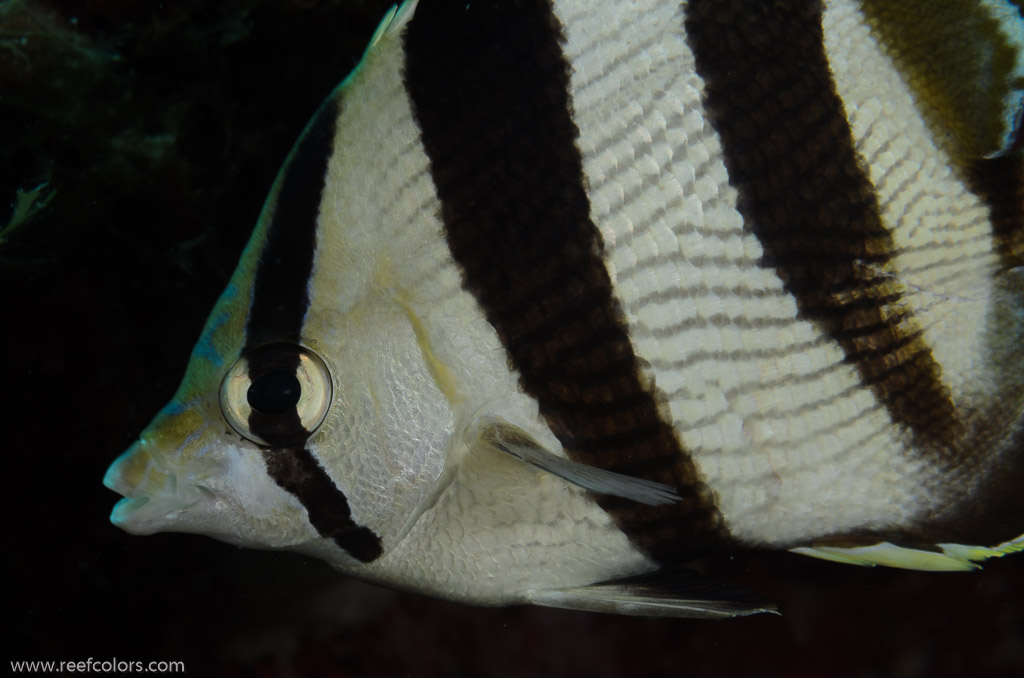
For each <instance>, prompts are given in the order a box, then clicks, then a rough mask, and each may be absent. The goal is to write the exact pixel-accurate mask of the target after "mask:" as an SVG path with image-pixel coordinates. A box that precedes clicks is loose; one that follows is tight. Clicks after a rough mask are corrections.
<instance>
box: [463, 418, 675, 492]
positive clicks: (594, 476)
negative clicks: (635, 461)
mask: <svg viewBox="0 0 1024 678" xmlns="http://www.w3.org/2000/svg"><path fill="white" fill-rule="evenodd" d="M477 430H478V435H479V437H480V441H481V442H483V443H484V444H486V445H489V446H490V447H492V448H494V449H496V450H500V451H502V452H504V453H505V454H509V455H511V456H513V457H515V458H516V459H519V460H520V461H523V462H526V463H527V464H530V465H531V466H535V467H537V468H539V469H541V470H542V471H546V472H548V473H551V474H552V475H556V476H558V477H559V478H562V479H563V480H565V481H566V482H569V483H572V484H573V485H576V486H577V487H581V488H583V489H584V490H588V491H590V492H596V493H597V494H609V495H614V496H616V497H622V498H624V499H632V500H633V501H636V502H640V503H641V504H647V505H648V506H661V505H663V504H672V503H675V502H677V501H679V494H678V493H677V492H676V490H675V488H673V487H669V486H668V485H663V484H662V483H656V482H654V481H651V480H644V479H641V478H633V477H631V476H626V475H622V474H621V473H615V472H613V471H605V470H604V469H599V468H594V467H593V466H587V465H586V464H581V463H579V462H575V461H572V460H571V459H566V458H564V457H559V456H558V455H556V454H554V453H552V452H549V451H548V450H546V449H544V447H542V446H541V445H540V443H538V442H537V441H536V440H534V439H533V438H531V437H530V435H529V434H527V433H526V432H525V431H523V430H522V429H521V428H519V427H517V426H513V425H512V424H509V423H506V422H504V421H500V420H498V419H495V418H490V417H488V418H485V419H484V420H482V421H481V422H480V423H479V424H478V429H477Z"/></svg>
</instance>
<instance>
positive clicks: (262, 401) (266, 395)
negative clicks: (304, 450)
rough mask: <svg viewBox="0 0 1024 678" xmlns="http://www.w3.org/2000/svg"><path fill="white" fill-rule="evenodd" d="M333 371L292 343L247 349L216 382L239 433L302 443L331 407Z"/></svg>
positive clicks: (275, 442)
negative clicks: (331, 373)
mask: <svg viewBox="0 0 1024 678" xmlns="http://www.w3.org/2000/svg"><path fill="white" fill-rule="evenodd" d="M331 394H332V388H331V375H330V372H329V371H328V370H327V365H325V364H324V361H323V360H322V359H321V358H320V356H318V355H317V354H315V353H313V352H312V351H310V350H309V349H308V348H306V347H304V346H298V345H296V344H268V345H266V346H260V347H258V348H256V349H252V350H246V351H245V352H244V353H243V354H242V357H240V358H239V359H238V360H237V361H236V362H235V364H234V365H232V366H231V369H230V370H228V373H227V375H225V377H224V381H223V382H222V383H221V387H220V407H221V411H223V413H224V418H225V419H226V420H227V422H228V423H229V424H230V425H231V428H233V429H234V430H235V431H236V432H237V433H238V434H239V435H241V436H242V437H244V438H248V439H249V440H251V441H253V442H254V443H257V444H259V445H265V446H270V447H289V446H293V445H301V444H302V443H303V442H305V440H306V438H308V437H309V436H311V435H312V434H313V432H315V431H316V430H317V429H318V428H319V427H320V424H322V423H323V421H324V418H325V417H326V416H327V410H328V409H330V406H331Z"/></svg>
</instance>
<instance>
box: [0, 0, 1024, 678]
mask: <svg viewBox="0 0 1024 678" xmlns="http://www.w3.org/2000/svg"><path fill="white" fill-rule="evenodd" d="M388 6H389V2H386V1H385V2H377V1H372V2H371V1H366V2H351V1H349V2H345V1H344V0H323V1H320V2H318V1H317V0H304V1H303V0H263V1H255V0H236V1H233V2H210V1H209V0H176V1H173V2H165V3H157V2H155V1H152V0H113V1H105V0H92V1H88V2H77V3H72V2H68V3H58V2H43V1H42V0H29V1H25V0H8V1H6V2H0V227H2V225H3V224H5V223H7V219H8V214H9V209H8V205H9V204H10V203H13V201H14V199H15V192H16V190H17V189H23V190H27V189H31V188H33V187H35V186H36V185H38V184H40V183H42V182H47V183H48V184H49V189H50V190H55V191H56V194H55V195H54V197H53V198H52V200H51V201H50V203H49V204H48V205H47V206H46V207H44V208H43V209H42V210H41V211H39V212H38V213H37V214H35V215H34V216H33V218H32V219H30V220H29V221H27V222H26V223H25V224H24V225H23V226H22V227H20V228H19V229H18V230H16V231H14V232H13V233H10V234H8V235H6V236H5V238H4V240H3V241H2V242H0V309H2V316H0V317H2V318H3V320H2V324H0V342H2V343H0V356H2V363H0V375H2V382H0V385H2V391H0V392H2V396H0V413H2V414H0V424H2V436H0V451H2V453H3V459H4V461H5V464H4V466H3V470H4V476H3V479H4V481H5V482H4V487H5V491H4V496H5V499H6V506H5V515H6V516H7V521H6V522H7V524H8V525H9V527H8V531H9V532H10V533H12V535H13V536H12V537H9V538H5V539H4V554H5V556H4V561H5V563H6V564H8V565H9V566H10V567H9V573H8V575H7V576H6V577H5V579H4V583H5V588H6V591H5V596H6V600H8V601H10V602H9V603H8V604H6V605H5V606H4V610H5V611H6V613H7V624H8V628H9V632H8V639H9V642H8V643H7V647H8V652H9V653H10V656H9V657H4V663H5V667H4V668H6V664H7V661H8V660H10V659H24V660H32V659H55V660H60V659H67V660H84V659H86V658H88V657H92V658H94V659H98V660H106V659H112V658H114V657H116V658H118V659H126V660H143V661H149V660H159V659H167V660H183V661H185V662H186V666H187V668H188V673H189V674H190V675H229V676H274V675H285V676H305V675H314V676H333V675H342V676H368V675H381V674H385V675H388V674H397V675H427V676H434V675H443V676H458V675H469V676H472V675H499V676H529V675H537V674H543V675H570V676H571V675H590V676H617V675H622V674H623V673H625V672H627V671H629V672H641V671H642V672H646V673H648V674H652V675H680V676H683V675H685V676H715V677H720V676H730V675H752V674H755V673H756V674H758V675H792V676H818V675H824V674H828V675H830V676H838V677H842V676H905V677H908V678H909V677H913V676H960V675H968V674H969V675H975V676H1004V675H1005V676H1011V675H1017V676H1019V675H1024V618H1022V617H1024V615H1022V603H1024V595H1022V592H1024V556H1017V557H1016V558H1007V559H1004V560H1001V561H996V562H992V563H990V564H988V565H987V566H986V568H985V571H984V572H981V573H977V574H925V573H914V572H901V571H895V570H883V569H878V570H868V569H860V568H854V567H848V566H841V565H833V564H828V563H822V562H817V561H813V560H811V559H808V558H802V557H799V556H795V555H789V554H755V555H751V556H749V557H742V558H739V557H738V558H737V559H735V560H721V561H718V562H709V563H705V565H706V566H708V567H710V568H713V569H715V570H717V571H719V572H720V573H722V574H723V575H724V576H726V577H731V578H734V579H736V580H738V581H741V582H742V583H743V584H744V585H745V586H747V587H749V588H752V589H754V590H757V591H759V592H761V593H762V594H764V595H766V596H768V597H769V598H771V599H773V600H776V601H778V602H779V604H780V608H781V610H782V612H783V616H781V617H770V616H765V617H759V618H749V619H739V620H731V621H727V622H705V621H689V620H648V619H634V618H619V617H614V616H606V615H594V614H585V613H576V612H567V611H560V610H548V609H543V608H528V607H523V608H510V609H477V608H469V607H464V606H460V605H454V604H450V603H445V602H440V601H435V600H432V599H428V598H423V597H420V596H415V595H410V594H393V593H390V592H385V591H382V590H380V589H376V588H373V587H368V586H365V585H362V584H358V583H357V582H353V581H352V580H350V579H347V578H344V577H342V576H340V575H337V574H335V573H334V572H333V571H332V570H330V569H329V568H328V567H326V566H325V565H323V564H321V563H318V562H313V561H308V560H305V559H302V558H300V557H297V556H293V555H290V554H271V553H259V552H254V551H242V550H239V549H236V548H234V547H230V546H227V545H224V544H220V543H217V542H214V541H212V540H209V539H204V538H201V537H197V536H189V535H156V536H153V537H148V538H139V537H131V536H129V535H127V534H125V533H123V532H121V531H120V530H118V529H116V528H114V527H113V526H111V525H110V524H109V522H108V521H107V516H108V514H109V511H110V509H111V507H112V506H113V504H114V502H115V501H116V500H117V496H116V495H115V494H114V493H112V492H110V491H108V490H106V489H105V488H104V487H103V486H102V485H101V479H102V477H103V473H104V471H105V469H106V467H107V465H108V464H109V463H110V462H111V461H112V460H113V459H114V458H115V457H116V456H117V455H118V454H119V453H120V452H121V451H122V450H124V449H125V448H127V447H128V445H130V444H131V442H132V441H133V440H134V439H135V437H136V436H137V435H138V433H139V432H140V431H141V430H142V428H143V427H144V426H145V425H146V424H147V423H148V421H149V419H150V418H151V417H152V416H153V415H154V414H155V413H156V412H157V410H158V409H159V408H160V407H161V406H163V404H164V403H165V402H166V401H167V400H168V399H169V398H170V397H171V395H172V394H173V392H174V390H175V388H176V386H177V384H178V380H179V379H180V378H181V375H182V373H183V371H184V368H185V364H186V361H187V359H188V355H189V352H190V350H191V347H192V344H193V342H194V341H195V339H196V338H197V337H198V334H199V331H200V329H201V327H202V325H203V322H204V320H205V318H206V314H207V313H208V312H209V310H210V308H211V307H212V305H213V303H214V300H215V299H216V297H217V295H218V294H219V293H220V291H221V289H222V288H223V286H224V285H225V283H226V282H227V279H228V277H229V275H230V274H231V272H232V270H233V269H234V266H235V262H236V260H237V258H238V256H239V253H240V252H241V248H242V246H243V245H244V243H245V241H246V239H247V238H248V235H249V232H250V230H251V229H252V227H253V225H254V224H255V222H256V217H257V214H258V212H259V209H260V207H261V205H262V202H263V199H264V197H265V194H266V191H267V189H268V188H269V186H270V183H271V181H272V180H273V177H274V174H275V173H276V171H277V169H278V167H279V165H280V163H281V161H282V160H283V158H284V156H285V154H286V153H287V152H288V149H289V148H290V146H291V144H292V143H293V141H294V140H295V138H296V136H297V135H298V133H299V131H300V130H301V129H302V127H303V126H304V124H305V122H306V120H307V118H308V116H309V115H311V114H312V112H313V111H314V110H315V109H316V107H317V105H318V104H319V103H320V101H321V100H322V99H323V97H324V96H325V95H326V94H327V93H328V92H329V91H330V90H331V89H332V88H333V87H334V85H335V84H337V82H339V81H340V80H341V79H342V78H343V77H344V76H345V75H346V74H347V72H348V71H349V70H350V69H351V68H352V67H353V66H354V65H355V64H356V62H357V60H358V58H359V55H360V54H361V52H362V50H363V47H364V45H365V43H366V41H367V40H368V38H369V36H370V35H371V34H372V32H373V29H374V27H375V26H376V24H377V22H378V20H379V19H380V17H381V16H382V15H383V14H384V12H385V10H386V9H387V7H388ZM1022 491H1024V488H1022ZM12 636H13V637H12ZM11 641H13V642H11Z"/></svg>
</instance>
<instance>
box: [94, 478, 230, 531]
mask: <svg viewBox="0 0 1024 678" xmlns="http://www.w3.org/2000/svg"><path fill="white" fill-rule="evenodd" d="M188 494H189V495H192V496H191V497H187V498H186V497H183V496H182V495H181V494H179V493H174V494H169V495H166V496H155V497H150V496H147V495H138V496H133V497H128V496H126V497H124V498H123V499H121V500H120V501H118V502H117V503H116V504H114V508H113V509H112V510H111V512H110V522H111V523H113V524H114V525H116V526H117V527H119V528H121V529H122V530H124V531H126V532H128V533H130V534H136V535H149V534H154V533H156V532H165V531H168V530H170V531H175V530H174V527H173V526H174V525H175V524H176V523H177V522H178V521H179V520H180V519H181V518H182V517H183V516H184V515H186V514H187V513H189V512H190V511H192V510H193V509H195V508H196V507H198V506H200V505H212V504H213V503H216V502H217V495H216V493H214V492H213V491H212V490H210V489H209V488H207V487H205V486H203V485H199V484H194V485H192V486H191V488H189V493H188ZM192 497H194V498H192ZM182 499H185V501H182ZM188 499H191V501H188Z"/></svg>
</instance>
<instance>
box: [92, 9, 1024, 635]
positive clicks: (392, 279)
mask: <svg viewBox="0 0 1024 678" xmlns="http://www.w3.org/2000/svg"><path fill="white" fill-rule="evenodd" d="M965 4H969V3H965ZM731 5H732V3H729V2H724V1H721V0H719V1H718V2H710V3H707V2H690V3H684V4H683V5H682V6H680V5H679V4H678V3H676V2H657V1H654V0H647V1H643V2H633V3H623V2H610V1H608V2H583V1H582V0H556V1H555V2H553V3H548V2H544V1H538V2H521V3H504V4H502V3H484V2H481V3H478V2H473V3H469V4H467V3H464V2H463V3H443V2H438V1H436V0H422V2H421V3H420V5H419V7H417V6H416V3H414V2H409V3H406V4H404V5H403V6H402V7H401V8H399V9H398V10H397V11H393V12H392V13H391V14H390V15H389V16H388V17H387V18H386V19H385V21H384V22H383V24H382V26H381V28H380V29H378V32H377V34H376V35H375V36H374V38H373V40H372V41H371V46H370V48H369V49H368V50H367V54H366V56H365V57H364V60H363V62H362V63H361V64H360V66H359V68H358V69H357V70H356V71H355V72H354V73H353V74H352V75H351V76H350V77H349V78H348V79H347V80H346V81H345V82H344V83H342V85H341V86H340V87H339V88H338V89H337V90H336V92H335V93H334V94H333V95H332V96H331V97H330V98H329V99H328V101H327V102H326V103H325V104H324V106H323V107H322V108H321V110H320V111H319V112H318V113H317V115H316V116H315V117H314V119H313V121H312V122H311V123H310V125H309V127H308V128H307V130H306V132H305V133H304V135H303V137H302V138H301V139H300V141H299V143H298V144H297V145H296V148H295V149H294V150H293V152H292V154H291V155H290V156H289V158H288V160H287V161H286V163H285V166H284V168H283V169H282V171H281V174H280V176H279V177H278V180H277V182H276V183H275V185H274V188H273V189H272V191H271V195H270V197H269V198H268V201H267V205H266V207H265V208H264V212H263V214H262V216H261V218H260V221H259V223H258V225H257V228H256V230H255V232H254V234H253V236H252V240H251V241H250V243H249V245H248V247H247V249H246V251H245V253H244V254H243V256H242V260H241V262H240V264H239V266H238V269H237V270H236V272H235V274H234V277H233V278H232V280H231V283H230V284H229V286H228V288H227V290H226V291H225V292H224V294H223V295H222V297H221V299H220V300H219V301H218V303H217V306H216V307H215V308H214V310H213V313H212V314H211V316H210V320H209V321H208V323H207V326H206V328H205V330H204V332H203V335H202V337H201V339H200V341H199V343H198V344H197V346H196V349H195V351H194V353H193V357H192V362H191V364H190V366H189V370H188V373H187V375H186V378H185V380H184V382H183V384H182V386H181V388H180V390H179V392H178V393H177V394H176V395H175V397H174V399H173V400H172V402H171V403H170V404H169V405H168V406H167V407H166V408H165V409H164V410H163V411H162V412H161V413H160V414H159V415H158V416H157V417H156V419H155V420H154V421H153V423H152V424H151V425H150V427H149V428H147V430H146V431H145V432H144V433H143V434H142V436H141V438H140V441H139V442H138V443H136V444H135V445H134V446H133V447H132V448H131V449H130V450H128V452H126V453H125V455H123V456H122V457H121V458H119V459H118V461H116V462H115V463H114V464H113V465H112V466H111V469H110V471H109V472H108V474H107V477H106V479H105V483H106V484H107V486H108V487H110V488H111V489H114V490H116V491H118V492H120V493H121V494H123V495H124V496H125V497H126V499H124V500H122V501H121V502H120V503H119V504H118V505H117V507H116V508H115V509H114V513H113V515H112V520H113V522H114V523H115V524H117V525H119V526H121V527H123V528H124V529H126V530H128V531H130V532H133V533H139V534H149V533H152V532H157V531H180V532H196V533H200V534H206V535H209V536H213V537H215V538H218V539H222V540H224V541H228V542H231V543H236V544H240V545H246V546H252V547H257V548H273V549H290V550H296V551H300V552H303V553H307V554H310V555H313V556H316V557H318V558H322V559H324V560H327V561H329V562H331V563H332V564H334V565H336V566H337V567H338V568H339V569H341V570H344V571H346V572H348V573H351V574H353V575H355V576H358V577H361V578H364V579H367V580H370V581H374V582H378V583H383V584H387V585H391V586H395V587H400V588H406V589H413V590H418V591H423V592H427V593H431V594H434V595H438V596H443V597H446V598H450V599H455V600H462V601H466V602H471V603H476V604H491V605H497V604H513V603H520V602H535V603H540V604H547V605H554V606H561V607H573V608H582V609H596V610H604V611H615V612H622V613H637V614H668V615H679V616H723V615H735V614H745V613H751V612H758V611H763V610H767V609H771V606H770V604H768V603H765V602H764V601H761V600H758V599H757V598H756V597H755V596H750V595H744V594H742V593H741V592H736V591H734V590H732V589H730V588H728V587H724V586H719V587H709V586H707V585H705V584H704V583H702V582H701V581H699V580H698V579H697V578H696V575H692V574H688V573H687V571H686V570H684V569H682V566H683V565H684V564H685V562H686V561H687V560H689V559H692V558H693V557H695V556H698V555H701V554H703V553H708V552H716V551H723V550H738V549H743V548H751V547H756V548H777V549H793V550H796V551H799V552H803V553H807V554H810V555H815V556H819V557H826V558H830V559H834V560H840V561H844V562H856V563H861V564H875V563H880V564H887V565H896V566H903V567H914V568H918V569H970V568H972V567H974V565H973V561H975V560H980V559H983V558H985V557H988V556H992V555H1001V554H1003V553H1006V552H1009V551H1012V550H1019V549H1020V548H1021V546H1022V542H1021V533H1022V532H1024V502H1022V500H1021V499H1020V497H1021V495H1022V494H1024V493H1022V492H1020V490H1019V488H1020V483H1021V479H1022V474H1024V463H1022V462H1024V352H1022V351H1021V350H1020V347H1021V346H1022V345H1024V207H1022V206H1021V204H1020V200H1021V192H1022V189H1021V188H1020V187H1019V185H1017V184H1016V183H1015V182H1017V181H1018V180H1019V179H1020V177H1024V168H1022V161H1021V157H1020V155H1019V153H1018V154H1015V153H1014V152H1012V150H1011V148H1010V147H1011V146H1012V143H1013V141H1012V140H1013V138H1014V136H1013V135H1014V134H1015V133H1018V132H1019V129H1018V127H1019V125H1020V115H1019V110H1020V108H1021V104H1020V101H1021V98H1020V97H1021V92H1020V89H1019V87H1018V89H1016V90H1015V89H1013V87H1008V88H1005V91H1002V90H1000V91H998V92H996V91H995V88H993V92H994V93H992V94H991V96H992V98H993V100H998V101H1000V102H1004V103H1003V105H1002V106H1001V107H998V108H999V110H1000V113H999V115H998V116H993V115H991V114H988V113H986V114H985V115H986V116H987V117H984V120H985V121H988V122H992V124H991V125H989V126H988V127H985V130H990V129H991V130H996V131H993V132H990V131H986V132H985V133H984V134H982V133H980V132H979V133H978V134H976V135H973V136H971V135H967V134H966V133H965V132H964V131H963V130H964V129H967V130H972V129H974V128H972V127H971V126H970V125H967V124H964V120H965V119H966V120H968V121H970V116H971V115H975V113H972V112H970V111H968V112H966V113H965V112H962V111H959V110H958V109H956V110H955V107H951V106H952V105H951V104H948V103H943V102H941V101H940V102H939V103H934V102H929V103H921V92H920V91H917V90H915V89H914V88H913V87H912V86H910V85H908V84H906V83H907V82H915V81H914V80H913V78H912V77H909V76H908V75H907V74H908V73H911V74H914V73H917V71H915V70H914V68H915V66H914V63H915V62H914V59H913V58H914V53H913V52H912V51H907V50H906V49H903V45H904V44H909V41H907V40H905V39H904V38H902V37H900V34H899V32H898V31H896V33H894V34H889V33H886V32H885V30H886V29H884V28H878V26H879V21H880V19H879V15H878V14H877V11H878V10H877V8H876V7H875V6H874V3H872V2H865V3H863V5H861V4H859V3H855V2H849V1H846V0H835V1H833V2H828V3H825V5H824V8H823V9H822V8H821V7H820V6H819V5H818V4H817V3H815V2H809V1H808V2H803V1H797V0H794V2H792V3H788V4H786V5H779V4H778V3H775V4H774V5H773V4H771V3H766V5H765V6H764V7H761V8H755V9H756V11H751V12H748V13H747V14H753V15H755V16H748V15H746V14H737V13H735V12H732V13H730V12H731ZM882 5H883V10H882V19H885V16H884V12H885V10H884V3H882ZM895 5H896V6H897V8H898V6H901V3H895ZM993 5H999V3H996V2H982V3H979V5H978V7H979V8H981V9H979V10H977V11H988V10H987V9H985V8H989V7H990V6H993ZM747 9H748V10H749V9H750V7H749V4H748V7H747ZM1000 11H1001V10H1000ZM873 12H876V13H873ZM993 12H994V13H995V14H997V15H998V16H1000V17H1002V19H1001V21H1002V22H1003V23H1002V24H998V22H997V25H998V26H1000V28H999V29H998V30H996V31H994V33H993V34H994V35H997V36H999V39H1000V40H1002V42H1000V43H999V44H1000V45H1002V46H1006V45H1009V46H1010V47H1014V48H1015V49H1017V50H1018V51H1017V52H1015V54H1016V59H1017V61H1015V62H1013V61H1011V64H1017V66H1012V67H1013V68H1020V66H1019V64H1021V63H1024V38H1022V34H1024V30H1022V29H1021V25H1022V24H1024V20H1021V19H1020V17H1019V15H1013V14H1012V12H1011V13H1006V12H1003V13H1002V14H998V13H997V12H995V10H993ZM716 13H717V15H716ZM897 13H898V11H897ZM911 18H913V17H911ZM986 25H987V24H986ZM872 26H875V29H874V30H873V29H872ZM755 28H756V30H754V29H755ZM797 29H798V30H797ZM794 30H797V32H795V33H793V34H794V35H798V36H800V39H795V38H794V39H793V40H792V41H780V40H778V39H777V38H778V36H779V35H781V34H783V32H786V31H794ZM1014 31H1018V32H1017V33H1015V32H1014ZM786 34H787V35H788V33H786ZM880 35H881V36H882V37H879V36H880ZM747 38H749V40H748V41H747V42H744V40H747ZM734 43H738V44H740V47H741V49H740V50H739V51H738V52H737V53H736V54H735V55H731V57H730V58H731V59H732V61H731V62H730V66H729V68H725V67H723V66H719V65H716V64H721V62H722V58H721V57H720V56H717V52H716V50H719V51H720V50H723V49H725V50H728V49H729V47H730V45H732V44H734ZM748 43H749V44H748ZM782 44H785V45H789V47H786V48H784V49H777V48H776V47H777V46H778V45H782ZM801 50H802V51H801ZM901 50H902V51H901ZM993 51H998V50H995V49H994V48H993ZM726 53H727V54H728V51H726ZM816 55H817V56H816ZM819 57H820V58H819ZM744 62H746V63H748V64H750V65H751V66H752V67H748V68H742V67H739V68H738V67H736V66H737V64H739V65H740V66H742V64H743V63H744ZM819 62H820V63H819ZM744 74H746V76H745V75H744ZM744 77H748V78H749V80H748V81H744V80H743V78H744ZM921 77H924V79H925V81H926V82H927V83H928V84H929V85H934V86H935V87H933V89H936V88H938V89H941V87H939V85H943V84H944V81H941V80H937V81H929V80H928V78H927V77H925V76H921ZM936 77H937V76H936ZM1006 79H1007V81H1011V80H1012V79H1011V78H1010V77H1009V76H1007V77H1006ZM997 80H998V79H997ZM936 82H938V84H937V85H936ZM822 83H824V85H822ZM978 96H979V95H978V94H977V93H975V92H971V93H969V96H967V95H964V96H963V97H961V98H964V99H966V98H970V97H974V98H977V97H978ZM985 110H989V109H985ZM1004 110H1005V111H1006V113H1005V114H1004V113H1003V112H1002V111H1004ZM993 117H994V118H996V119H995V120H994V121H990V120H989V119H990V118H993ZM951 121H952V122H951ZM1015 126H1018V127H1015ZM979 156H991V158H990V159H985V160H975V158H977V157H979ZM766 169H768V170H770V171H765V170H766ZM1008 172H1009V173H1010V174H1008ZM1015 186H1016V188H1015ZM254 383H255V384H257V386H255V387H253V388H252V389H250V386H251V384H254ZM894 543H898V544H900V546H894V545H893V544H894Z"/></svg>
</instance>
